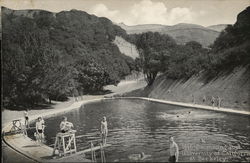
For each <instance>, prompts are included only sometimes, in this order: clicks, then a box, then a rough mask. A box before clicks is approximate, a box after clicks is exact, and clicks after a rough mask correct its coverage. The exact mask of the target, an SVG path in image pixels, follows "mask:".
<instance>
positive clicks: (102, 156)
mask: <svg viewBox="0 0 250 163" xmlns="http://www.w3.org/2000/svg"><path fill="white" fill-rule="evenodd" d="M90 145H91V158H92V161H91V162H93V163H95V162H97V161H96V154H95V150H94V149H93V148H94V145H93V143H92V141H91V142H90ZM100 151H101V161H102V163H106V158H105V153H104V149H103V145H102V143H100Z"/></svg>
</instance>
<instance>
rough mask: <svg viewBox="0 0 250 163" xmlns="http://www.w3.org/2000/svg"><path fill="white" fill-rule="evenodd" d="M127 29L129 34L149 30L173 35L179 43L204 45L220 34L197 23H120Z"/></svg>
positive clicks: (210, 42)
mask: <svg viewBox="0 0 250 163" xmlns="http://www.w3.org/2000/svg"><path fill="white" fill-rule="evenodd" d="M118 25H119V26H120V27H121V28H123V29H124V30H126V32H127V33H128V34H139V33H145V32H148V31H151V32H159V33H161V34H168V35H170V36H171V37H173V38H174V39H175V40H176V42H177V43H179V44H184V43H186V42H189V41H197V42H199V43H201V44H202V45H203V46H204V47H208V46H209V45H211V44H212V43H213V42H214V40H215V39H216V38H217V37H218V36H219V33H220V31H217V30H214V29H210V28H206V27H203V26H200V25H195V24H185V23H180V24H176V25H173V26H165V25H158V24H145V25H136V26H127V25H125V24H123V23H120V24H118Z"/></svg>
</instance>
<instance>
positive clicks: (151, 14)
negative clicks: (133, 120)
mask: <svg viewBox="0 0 250 163" xmlns="http://www.w3.org/2000/svg"><path fill="white" fill-rule="evenodd" d="M0 2H1V5H2V6H5V7H8V8H11V9H43V10H48V11H52V12H60V11H63V10H67V11H68V10H71V9H77V10H82V11H86V12H88V13H89V14H94V15H96V16H100V17H107V18H109V19H110V20H112V21H113V22H115V23H121V22H123V23H124V24H126V25H138V24H163V25H174V24H178V23H192V24H199V25H203V26H209V25H216V24H234V23H235V21H236V18H237V15H238V13H240V12H241V11H243V10H244V9H245V8H246V7H247V6H250V0H0Z"/></svg>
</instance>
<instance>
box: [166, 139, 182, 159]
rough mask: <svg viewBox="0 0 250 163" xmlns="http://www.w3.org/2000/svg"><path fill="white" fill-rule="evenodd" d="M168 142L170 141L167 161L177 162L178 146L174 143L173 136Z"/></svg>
mask: <svg viewBox="0 0 250 163" xmlns="http://www.w3.org/2000/svg"><path fill="white" fill-rule="evenodd" d="M169 141H170V146H169V152H170V157H169V159H168V161H169V162H173V163H174V162H178V159H179V148H178V145H177V144H176V143H175V141H174V137H173V136H170V137H169Z"/></svg>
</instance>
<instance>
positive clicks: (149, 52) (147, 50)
mask: <svg viewBox="0 0 250 163" xmlns="http://www.w3.org/2000/svg"><path fill="white" fill-rule="evenodd" d="M137 37H138V38H137V41H136V45H137V48H139V55H140V60H141V63H142V64H141V65H142V70H143V73H144V75H145V80H146V81H147V84H148V86H150V85H152V84H153V82H154V80H155V78H156V76H157V74H158V73H159V72H161V71H164V69H165V68H164V67H165V66H164V64H166V61H165V60H166V58H168V50H169V49H171V48H173V47H175V46H176V43H175V41H174V40H173V39H172V38H171V37H170V36H168V35H160V34H159V33H157V32H156V33H153V32H147V33H143V34H141V35H138V36H137Z"/></svg>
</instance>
